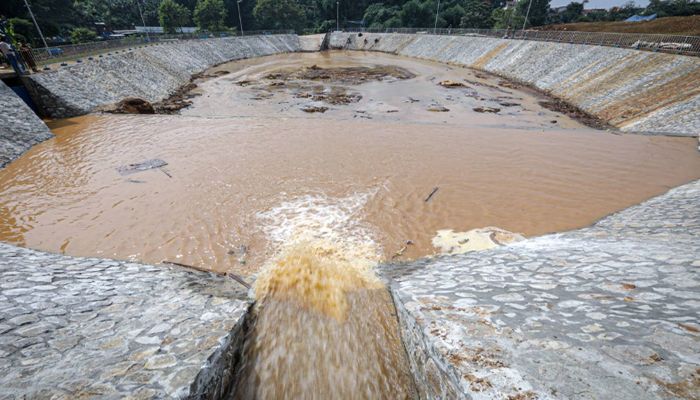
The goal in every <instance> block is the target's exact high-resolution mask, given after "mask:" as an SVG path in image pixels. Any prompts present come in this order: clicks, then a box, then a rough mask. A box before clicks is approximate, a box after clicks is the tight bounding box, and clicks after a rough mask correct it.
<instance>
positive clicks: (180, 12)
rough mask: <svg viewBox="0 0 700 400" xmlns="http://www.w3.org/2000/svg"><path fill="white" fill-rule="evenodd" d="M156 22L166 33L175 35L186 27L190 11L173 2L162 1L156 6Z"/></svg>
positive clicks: (168, 0) (171, 0)
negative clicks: (157, 21)
mask: <svg viewBox="0 0 700 400" xmlns="http://www.w3.org/2000/svg"><path fill="white" fill-rule="evenodd" d="M158 20H159V22H160V26H162V27H163V30H164V31H165V32H166V33H175V32H177V28H181V27H183V26H186V25H187V23H188V22H189V20H190V11H189V10H188V9H187V8H185V7H184V6H182V5H180V4H178V3H176V2H174V1H173V0H163V1H162V2H161V3H160V6H158Z"/></svg>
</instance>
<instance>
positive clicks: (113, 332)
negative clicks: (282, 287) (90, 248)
mask: <svg viewBox="0 0 700 400" xmlns="http://www.w3.org/2000/svg"><path fill="white" fill-rule="evenodd" d="M249 304H250V303H249V300H248V299H247V293H246V291H245V290H241V286H240V285H238V284H237V283H235V282H233V281H232V280H231V279H228V278H224V277H220V276H215V275H213V274H209V273H204V272H199V271H189V270H185V269H179V268H171V267H167V266H150V265H143V264H138V263H131V262H126V261H115V260H105V259H98V258H79V257H66V256H62V255H58V254H49V253H44V252H40V251H34V250H29V249H23V248H19V247H15V246H11V245H8V244H4V243H0V398H2V399H24V398H27V399H49V398H51V399H76V398H102V399H118V398H143V399H147V398H159V399H160V398H188V399H190V398H191V399H218V398H221V397H222V395H223V394H225V393H226V391H227V390H228V389H229V386H230V384H231V377H232V376H233V370H232V367H231V366H232V365H234V364H235V362H236V358H237V357H239V350H240V349H241V346H242V340H243V334H242V329H243V323H244V320H245V318H246V315H247V310H248V308H249Z"/></svg>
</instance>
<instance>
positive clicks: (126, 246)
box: [0, 53, 700, 274]
mask: <svg viewBox="0 0 700 400" xmlns="http://www.w3.org/2000/svg"><path fill="white" fill-rule="evenodd" d="M312 65H319V66H321V67H333V66H357V65H370V66H371V65H385V66H386V65H395V66H398V67H401V68H405V69H407V70H408V71H410V72H412V73H413V74H415V75H416V76H415V77H414V78H412V79H404V80H398V79H393V78H391V79H387V80H381V81H369V82H366V83H363V84H359V85H351V86H348V87H347V89H348V90H350V91H352V92H356V93H358V94H360V95H361V96H362V98H361V99H360V100H359V102H357V103H352V104H346V105H328V107H329V110H328V111H326V112H325V113H314V114H309V113H306V112H304V111H302V110H301V108H302V107H303V106H305V105H306V104H308V103H313V104H316V103H317V102H313V100H311V99H307V98H297V97H295V93H294V92H293V90H296V89H294V88H292V89H285V88H284V87H281V88H280V87H278V86H273V87H272V88H270V89H269V90H261V89H260V88H259V87H256V86H260V85H254V84H253V85H250V86H242V85H240V84H236V82H239V81H241V80H243V79H245V80H251V81H253V82H258V83H259V80H260V79H261V77H263V76H265V75H266V74H269V73H270V72H274V71H279V70H285V69H289V68H300V67H302V66H312ZM218 69H219V70H220V69H228V70H229V71H232V72H231V73H229V74H228V75H223V76H220V77H218V78H215V79H210V80H208V81H206V82H203V83H200V85H199V88H198V89H197V90H198V91H200V92H201V93H203V95H201V96H199V97H195V98H194V99H193V101H194V104H193V106H192V107H190V108H187V109H184V110H183V113H182V114H183V115H153V116H144V115H90V116H85V117H79V118H72V119H68V120H62V121H55V122H53V123H52V128H53V131H54V133H56V138H54V139H51V140H48V141H46V142H44V143H42V144H39V145H37V146H35V147H33V148H32V149H31V150H30V151H29V152H27V153H26V154H25V155H24V156H22V157H21V158H20V159H18V160H16V161H15V162H13V163H11V164H10V165H9V166H7V167H6V168H5V169H3V170H1V171H0V221H1V222H2V223H1V224H0V240H3V241H6V242H10V243H15V244H18V245H22V246H27V247H32V248H38V249H42V250H47V251H52V252H60V253H66V254H70V255H77V256H101V257H111V258H117V259H131V260H139V261H144V262H148V263H158V262H161V261H163V260H170V261H177V262H181V263H185V264H190V265H195V266H200V267H204V268H209V269H212V270H215V271H235V272H238V273H243V274H248V273H252V272H254V271H257V270H258V269H259V268H260V267H261V266H262V265H263V263H264V262H265V260H268V259H270V257H271V256H272V255H274V254H275V253H276V252H277V251H278V250H279V247H280V245H281V244H284V243H285V242H287V241H288V240H289V238H291V237H293V236H294V235H295V234H296V233H298V231H300V230H301V231H304V230H312V231H315V232H318V233H319V235H323V234H324V233H327V232H330V231H334V232H341V233H342V232H349V231H350V230H351V228H353V229H354V227H356V226H361V227H362V230H361V232H362V235H363V240H368V241H372V242H374V243H376V244H377V248H378V251H379V253H380V254H381V258H383V259H388V258H391V257H392V256H393V255H394V254H395V253H396V252H397V251H398V250H399V249H401V248H402V247H404V245H405V243H406V241H408V240H410V241H411V242H412V243H413V245H409V246H407V249H406V251H405V252H404V253H403V255H402V256H401V257H398V259H401V260H405V259H410V258H415V257H420V256H425V255H429V254H433V253H434V252H435V251H436V250H435V249H434V248H433V246H432V243H431V239H432V238H433V236H435V234H436V232H437V231H438V230H442V229H453V230H455V231H465V230H469V229H473V228H480V227H485V226H498V227H500V228H503V229H506V230H509V231H513V232H519V233H523V234H524V235H526V236H533V235H541V234H544V233H547V232H554V231H563V230H569V229H574V228H578V227H582V226H586V225H589V224H590V223H592V222H594V221H595V220H597V219H599V218H601V217H603V216H605V215H607V214H610V213H612V212H615V211H617V210H620V209H623V208H625V207H629V206H631V205H633V204H636V203H639V202H641V201H643V200H645V199H648V198H650V197H652V196H655V195H658V194H661V193H663V192H664V191H666V190H668V189H669V188H671V187H674V186H678V185H680V184H683V183H685V182H688V181H690V180H693V179H698V178H700V155H699V154H698V153H697V150H696V140H695V139H691V138H674V137H651V136H640V135H631V134H613V133H610V132H606V131H597V130H593V129H590V128H587V127H584V126H581V125H579V124H578V123H577V122H576V121H573V120H571V119H569V118H567V117H565V116H563V115H559V114H557V113H555V112H553V111H549V110H546V109H543V108H541V107H539V106H538V104H537V102H538V100H540V99H541V98H540V97H539V95H537V94H536V93H533V92H530V91H527V90H518V89H512V88H503V87H499V86H498V83H499V79H498V78H495V77H489V76H484V75H482V74H475V73H474V72H473V71H471V70H468V69H463V68H456V67H452V66H446V65H443V64H438V63H431V62H425V61H417V60H407V59H403V58H400V57H395V56H390V55H383V54H376V53H373V54H364V53H338V54H336V55H333V56H329V55H328V54H300V55H280V56H272V57H263V58H261V59H252V60H244V61H241V62H234V63H229V64H226V65H224V66H220V67H218ZM476 75H478V76H476ZM446 79H450V80H453V81H460V82H464V83H465V84H467V87H465V88H445V87H442V86H440V85H438V84H437V83H438V82H440V81H442V80H446ZM469 82H472V83H469ZM473 82H481V83H480V84H478V85H477V84H474V83H473ZM263 83H264V82H263ZM312 83H313V84H318V83H319V82H312ZM321 84H324V83H323V82H321ZM261 85H262V84H261ZM263 86H264V85H263ZM297 86H299V85H297ZM337 86H342V85H337ZM295 87H296V86H295ZM475 91H476V92H477V94H474V92H475ZM261 92H265V93H271V95H270V96H269V97H267V95H266V96H263V97H265V98H263V99H260V93H261ZM505 92H507V93H505ZM498 96H507V97H512V98H515V99H520V100H514V102H518V103H519V104H521V105H520V106H513V107H503V106H501V108H502V109H504V110H505V109H507V108H510V109H511V110H510V111H501V112H499V113H478V112H474V111H472V108H473V107H474V106H483V105H487V106H496V105H497V100H493V99H495V98H496V97H498ZM479 99H484V100H479ZM433 103H439V104H441V105H444V106H445V107H447V108H449V109H450V111H449V112H437V113H436V112H430V111H427V110H426V108H427V107H428V106H429V105H430V104H433ZM358 111H359V112H358ZM358 115H359V117H358ZM553 120H556V121H557V123H556V124H553V123H552V122H551V121H553ZM156 158H157V159H162V160H164V161H165V162H167V163H168V165H167V166H166V167H164V168H163V169H165V172H164V171H162V169H153V170H148V171H144V172H140V173H136V174H132V175H129V176H122V175H120V174H119V172H118V171H117V168H118V167H120V166H123V165H127V164H130V163H136V162H141V161H144V160H149V159H156ZM166 173H167V174H166ZM436 187H437V188H439V189H438V191H437V192H436V193H435V194H434V195H433V197H432V198H431V200H430V201H429V202H425V201H424V200H425V198H426V197H427V196H428V195H429V194H430V193H431V191H433V189H434V188H436ZM355 232H357V230H355Z"/></svg>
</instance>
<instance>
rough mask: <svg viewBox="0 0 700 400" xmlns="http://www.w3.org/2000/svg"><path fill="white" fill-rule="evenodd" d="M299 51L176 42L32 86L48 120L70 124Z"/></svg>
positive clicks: (68, 70)
mask: <svg viewBox="0 0 700 400" xmlns="http://www.w3.org/2000/svg"><path fill="white" fill-rule="evenodd" d="M299 50H300V44H299V37H298V36H297V35H269V36H245V37H234V38H220V39H207V40H187V41H176V42H172V43H164V44H157V45H153V46H147V47H143V48H138V49H135V50H132V51H128V52H124V53H119V54H113V55H104V56H103V57H101V58H100V57H97V58H95V59H94V60H85V62H83V63H80V64H75V65H71V66H68V67H62V68H60V69H58V70H55V71H50V72H46V73H41V74H36V75H31V76H30V77H29V79H28V82H29V84H28V86H29V90H30V91H31V92H32V97H33V98H34V101H35V102H37V103H38V105H39V108H41V109H42V110H43V112H44V113H45V114H46V116H47V117H51V118H65V117H71V116H76V115H82V114H86V113H89V112H90V111H93V110H94V109H95V108H96V107H98V106H101V105H106V104H111V103H115V102H117V101H119V100H121V99H123V98H125V97H129V96H134V97H140V98H143V99H146V100H148V101H151V102H155V101H159V100H162V99H164V98H166V97H168V96H169V95H170V94H171V93H172V92H174V91H175V90H176V89H177V88H179V87H180V86H182V85H184V84H185V83H187V82H188V81H189V80H190V77H191V76H192V75H193V74H196V73H199V72H202V71H204V70H206V69H207V68H209V67H212V66H214V65H216V64H220V63H223V62H227V61H232V60H239V59H243V58H251V57H260V56H265V55H270V54H277V53H284V52H295V51H299Z"/></svg>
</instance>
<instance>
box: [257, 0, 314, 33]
mask: <svg viewBox="0 0 700 400" xmlns="http://www.w3.org/2000/svg"><path fill="white" fill-rule="evenodd" d="M253 15H254V16H255V19H256V20H257V23H258V25H259V27H260V28H263V29H294V30H296V31H301V30H302V29H304V28H305V27H306V14H305V13H304V9H303V8H302V7H301V6H300V5H299V3H298V2H296V1H294V0H257V2H256V4H255V8H254V9H253Z"/></svg>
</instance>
